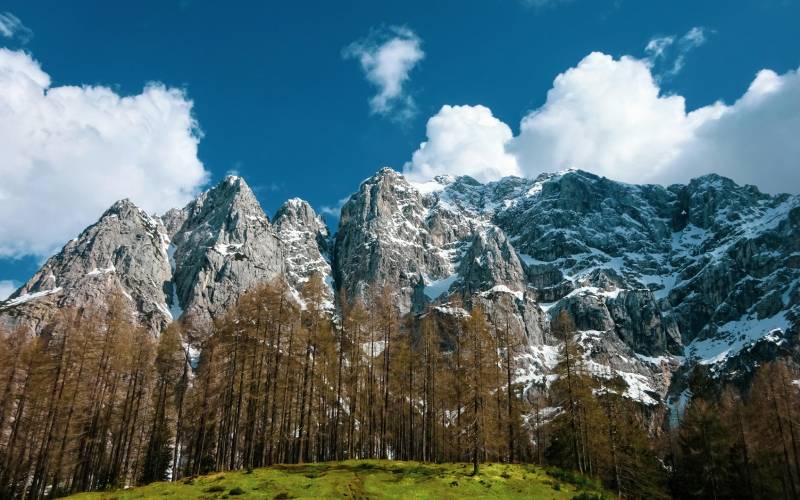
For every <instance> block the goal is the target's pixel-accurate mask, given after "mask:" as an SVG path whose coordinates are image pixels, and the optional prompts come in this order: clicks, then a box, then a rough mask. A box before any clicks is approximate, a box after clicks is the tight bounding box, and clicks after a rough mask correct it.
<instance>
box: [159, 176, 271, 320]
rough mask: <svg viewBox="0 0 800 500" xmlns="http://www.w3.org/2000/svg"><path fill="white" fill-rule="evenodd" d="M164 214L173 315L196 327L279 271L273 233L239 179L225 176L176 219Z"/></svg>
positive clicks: (265, 218) (245, 186)
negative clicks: (168, 235)
mask: <svg viewBox="0 0 800 500" xmlns="http://www.w3.org/2000/svg"><path fill="white" fill-rule="evenodd" d="M167 215H168V217H166V218H165V220H166V223H167V225H168V226H169V227H172V228H173V229H174V228H176V227H177V229H176V230H175V233H174V235H173V237H172V245H171V247H170V253H171V254H172V258H173V259H174V263H175V274H174V279H173V282H174V286H175V298H176V299H177V301H178V303H179V304H177V306H179V308H180V309H179V310H178V311H177V312H182V313H183V314H185V315H187V316H188V317H190V318H191V319H192V321H194V322H197V323H198V324H200V325H208V324H210V322H211V321H212V318H214V317H215V316H217V315H220V314H222V313H223V312H225V311H226V310H227V309H228V308H230V307H231V306H232V305H233V304H234V303H235V302H236V299H237V298H238V297H239V296H240V295H241V294H242V293H244V292H245V291H247V290H248V289H250V288H251V287H253V286H256V285H258V284H261V283H265V282H269V281H271V280H273V279H275V278H276V277H278V276H279V275H280V274H281V273H282V271H283V269H284V264H283V254H282V252H281V245H280V241H279V240H278V237H277V235H276V233H275V230H274V228H273V227H272V225H271V224H270V222H269V219H268V218H267V216H266V214H265V213H264V211H263V210H262V208H261V205H260V204H259V203H258V200H257V199H256V197H255V195H254V194H253V192H252V191H251V190H250V188H249V187H248V186H247V184H246V183H245V182H244V180H242V179H241V178H239V177H234V176H230V177H228V178H226V179H225V180H224V181H223V182H222V183H220V184H219V185H218V186H217V187H215V188H213V189H211V190H209V191H207V192H205V193H203V194H201V195H200V196H199V197H198V198H197V199H196V200H194V201H192V202H191V203H189V204H188V205H187V206H186V207H184V208H183V210H182V214H178V213H174V212H172V213H168V214H167ZM181 220H182V221H183V222H182V223H181V224H180V226H179V227H178V222H179V221H181ZM172 306H173V310H175V309H176V308H175V306H176V304H174V303H172Z"/></svg>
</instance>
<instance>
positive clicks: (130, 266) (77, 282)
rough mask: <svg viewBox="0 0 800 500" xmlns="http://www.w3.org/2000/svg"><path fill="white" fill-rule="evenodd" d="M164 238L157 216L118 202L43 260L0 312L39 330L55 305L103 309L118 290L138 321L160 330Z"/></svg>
mask: <svg viewBox="0 0 800 500" xmlns="http://www.w3.org/2000/svg"><path fill="white" fill-rule="evenodd" d="M168 241H169V239H168V237H167V235H166V230H165V228H164V227H163V226H162V225H161V222H160V221H159V220H158V219H156V218H153V217H150V216H149V215H147V214H146V213H145V212H144V211H142V210H140V209H139V208H137V207H136V206H135V205H134V204H133V203H131V202H130V201H128V200H122V201H119V202H117V203H115V204H114V205H113V206H112V207H111V208H109V209H108V210H107V211H106V212H105V213H104V214H103V215H102V217H100V220H99V221H98V222H97V223H96V224H94V225H92V226H90V227H88V228H87V229H85V230H84V231H83V232H82V233H81V234H80V236H78V238H76V239H74V240H72V241H70V242H69V243H67V244H66V245H65V246H64V248H63V249H62V250H61V252H59V253H58V254H57V255H55V256H53V257H51V258H50V259H48V260H47V262H46V263H45V265H44V266H42V268H41V269H40V270H39V272H37V273H36V274H35V275H34V276H33V277H32V278H31V279H30V280H29V281H28V282H27V283H25V284H24V285H23V286H22V287H21V288H20V289H19V290H17V291H16V292H15V293H14V294H13V295H12V296H11V297H10V298H9V299H8V300H7V301H6V302H5V303H4V304H2V306H0V315H2V317H3V319H5V320H6V322H7V323H11V324H16V323H20V324H27V325H30V326H32V327H33V328H34V329H35V330H38V329H39V328H41V327H42V326H43V325H44V323H45V322H46V321H47V320H48V319H49V318H50V317H51V316H52V314H53V313H54V312H55V310H56V308H57V307H66V306H77V307H94V308H97V309H99V310H103V309H104V308H105V307H106V305H107V299H108V297H109V296H110V295H112V294H115V293H119V294H121V295H122V296H123V297H124V298H125V301H127V303H128V304H129V305H130V306H131V310H132V311H134V312H135V313H136V315H137V317H138V320H139V322H140V323H141V324H143V325H145V326H147V327H148V328H150V329H152V330H153V331H160V330H161V329H162V328H163V327H164V326H166V324H167V322H168V321H169V320H170V318H169V311H168V309H167V306H166V302H167V297H168V295H167V293H168V290H169V285H170V279H171V275H172V272H171V269H170V265H169V261H168V257H167V245H168Z"/></svg>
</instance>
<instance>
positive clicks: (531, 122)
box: [510, 52, 709, 182]
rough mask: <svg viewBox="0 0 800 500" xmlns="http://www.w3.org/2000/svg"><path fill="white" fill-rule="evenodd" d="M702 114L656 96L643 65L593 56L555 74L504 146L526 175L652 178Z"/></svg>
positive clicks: (667, 97) (657, 92) (675, 152)
mask: <svg viewBox="0 0 800 500" xmlns="http://www.w3.org/2000/svg"><path fill="white" fill-rule="evenodd" d="M708 113H709V110H707V109H703V110H699V111H696V112H694V113H689V114H687V113H686V107H685V102H684V99H683V97H681V96H678V95H661V92H660V89H659V87H658V85H657V84H656V82H655V80H654V79H653V75H652V73H651V72H650V67H649V66H648V64H647V63H646V62H645V61H642V60H638V59H634V58H631V57H622V58H620V59H618V60H617V59H614V58H612V57H611V56H608V55H606V54H601V53H599V52H594V53H592V54H589V55H588V56H586V57H585V58H584V59H583V60H582V61H581V62H580V63H578V65H577V66H576V67H574V68H570V69H569V70H567V71H566V72H564V73H562V74H560V75H558V76H557V77H556V79H555V81H554V82H553V88H552V89H550V91H549V92H548V93H547V100H546V102H545V104H544V105H543V106H542V107H541V108H539V109H537V110H535V111H533V112H531V113H529V114H528V115H527V116H525V117H524V118H523V119H522V123H521V124H520V134H519V136H518V137H516V138H515V139H514V141H513V144H512V145H511V147H510V149H511V150H512V151H513V152H514V153H515V154H516V155H517V156H518V158H519V162H520V164H521V165H522V168H523V169H524V170H525V171H526V172H527V173H529V174H534V173H538V171H541V170H560V169H564V168H569V167H574V168H581V169H585V170H591V171H594V172H596V173H599V174H602V175H606V176H608V177H612V178H616V179H620V180H624V181H631V182H643V181H644V182H647V181H654V180H655V179H656V178H657V177H658V175H659V174H660V172H661V171H662V170H663V169H664V168H666V167H667V165H669V163H670V162H671V161H672V160H673V159H674V158H675V157H676V156H677V155H678V153H679V152H680V150H681V148H682V147H683V146H684V145H685V144H686V143H687V142H688V141H689V140H690V139H691V138H692V135H693V131H694V129H695V128H696V127H697V126H698V125H699V124H700V123H701V122H702V121H703V119H704V117H705V116H706V115H707V114H708Z"/></svg>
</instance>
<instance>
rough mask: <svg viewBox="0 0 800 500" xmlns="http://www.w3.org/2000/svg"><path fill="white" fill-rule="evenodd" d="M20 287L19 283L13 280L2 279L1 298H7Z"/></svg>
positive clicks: (0, 281) (0, 285) (0, 284)
mask: <svg viewBox="0 0 800 500" xmlns="http://www.w3.org/2000/svg"><path fill="white" fill-rule="evenodd" d="M17 288H19V283H17V282H15V281H11V280H0V300H6V299H7V298H8V296H9V295H11V294H12V293H14V292H15V291H16V290H17Z"/></svg>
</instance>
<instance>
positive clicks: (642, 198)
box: [0, 168, 800, 404]
mask: <svg viewBox="0 0 800 500" xmlns="http://www.w3.org/2000/svg"><path fill="white" fill-rule="evenodd" d="M115 207H116V208H115ZM113 215H116V218H114V217H112V216H113ZM120 215H123V216H122V217H120ZM798 256H800V197H798V196H796V195H795V196H791V195H785V194H783V195H774V196H773V195H768V194H764V193H761V192H760V191H758V189H757V188H756V187H755V186H738V185H736V184H735V183H734V182H733V181H731V180H730V179H726V178H724V177H721V176H719V175H716V174H709V175H706V176H702V177H699V178H696V179H693V180H691V181H690V182H689V183H687V184H685V185H682V184H674V185H671V186H667V187H664V186H659V185H654V184H645V185H635V184H625V183H620V182H616V181H613V180H610V179H607V178H604V177H600V176H597V175H594V174H591V173H588V172H584V171H580V170H567V171H563V172H558V173H549V174H541V175H539V176H538V177H537V178H535V179H528V178H521V177H506V178H503V179H500V180H498V181H494V182H488V183H480V182H478V181H475V180H474V179H472V178H470V177H467V176H462V177H438V178H436V179H433V180H431V181H428V182H425V183H415V182H409V181H408V180H407V179H405V177H404V176H403V175H402V174H400V173H398V172H396V171H394V170H392V169H388V168H383V169H381V170H379V171H378V172H377V173H376V174H374V175H373V176H371V177H369V178H367V179H366V180H364V181H363V182H362V183H361V184H360V185H359V189H358V191H356V192H355V193H353V194H352V195H351V196H350V197H349V198H348V200H347V202H346V203H345V204H344V205H343V207H342V211H341V217H340V219H339V228H338V230H337V231H336V232H335V234H333V235H332V234H331V233H330V230H329V229H328V228H327V226H326V225H325V224H324V222H323V221H322V219H321V218H320V217H319V216H318V215H317V214H316V212H315V211H314V210H313V208H312V207H311V206H310V205H309V204H308V203H307V202H304V201H303V200H300V199H296V198H295V199H292V200H288V201H287V202H285V203H284V204H283V205H282V206H281V208H280V209H279V210H278V211H277V212H276V214H275V217H274V218H273V220H272V221H270V220H269V218H268V217H267V216H266V214H265V213H264V212H263V209H262V208H261V206H260V204H259V203H258V201H257V199H256V198H255V195H254V194H253V193H252V190H250V188H249V187H248V186H247V184H246V182H245V181H244V180H243V179H241V178H239V177H234V176H229V177H227V178H225V179H224V180H223V181H222V182H221V183H220V184H218V185H217V186H215V187H213V188H211V189H209V190H208V191H206V192H204V193H202V194H201V195H200V196H198V198H197V199H195V200H193V201H192V202H190V203H189V204H187V205H186V206H185V207H184V208H182V209H173V210H170V211H169V212H167V213H166V214H164V215H163V216H161V217H158V218H156V217H152V216H149V215H147V214H146V213H145V212H143V211H141V210H140V209H138V207H136V206H135V205H134V204H132V203H131V202H130V201H125V200H121V201H119V202H117V203H115V204H114V205H112V207H111V208H110V209H109V210H108V211H107V212H106V213H104V215H103V216H102V217H101V218H100V219H99V220H98V223H96V224H94V225H92V226H89V227H88V228H87V229H86V230H84V231H83V232H82V233H81V235H80V236H79V237H78V238H77V239H75V240H72V241H71V242H69V243H67V245H65V247H64V248H63V249H62V250H61V252H59V253H58V254H56V255H55V256H53V257H51V258H50V259H49V260H48V261H47V262H46V263H45V265H44V266H43V267H42V269H41V270H40V271H39V272H37V273H36V274H35V275H34V277H32V278H31V280H29V281H28V282H27V283H26V284H25V285H23V286H22V287H21V288H20V289H19V290H18V291H17V292H15V293H14V294H12V296H11V297H10V298H9V299H8V300H7V301H6V302H4V303H2V304H0V317H2V320H3V321H5V322H6V323H8V324H27V325H29V326H30V327H31V328H32V329H33V330H34V331H36V330H37V329H40V328H41V327H42V326H43V325H44V324H45V323H46V321H47V318H48V314H52V310H54V309H55V308H58V307H62V306H65V305H70V304H78V303H80V304H82V305H86V304H87V303H89V304H93V305H97V306H100V307H102V302H103V300H104V299H105V297H106V296H107V295H108V294H109V293H112V292H113V291H114V290H118V291H120V292H121V293H122V294H123V295H125V296H126V297H128V298H129V301H130V302H131V303H133V305H134V309H135V311H136V315H137V319H138V321H139V322H140V323H141V324H143V325H145V326H146V327H147V328H150V329H151V330H152V331H153V332H154V333H157V332H158V331H160V330H161V329H163V328H164V327H165V326H166V324H168V323H169V322H170V321H172V320H173V319H177V318H174V317H173V316H182V317H183V319H186V318H190V319H191V322H192V323H193V324H195V326H196V327H195V328H193V329H190V330H192V331H199V330H202V329H203V328H207V326H208V325H210V323H211V320H212V319H213V317H215V316H216V315H219V314H222V313H223V312H224V311H225V310H226V309H227V308H228V307H230V306H231V305H232V304H233V303H234V302H235V300H236V299H237V298H238V297H239V296H241V294H242V293H244V292H245V291H246V290H248V289H250V288H252V286H254V285H256V284H258V283H262V282H265V281H270V280H273V279H276V278H279V277H283V278H284V279H285V280H286V282H287V283H288V284H289V288H290V290H292V293H293V295H294V296H295V297H296V298H298V297H299V293H298V291H299V289H300V288H301V287H302V286H303V283H305V281H307V280H308V279H309V277H310V275H311V274H312V273H320V274H321V275H322V277H323V279H324V282H325V284H326V286H325V300H326V307H327V308H328V309H329V310H330V311H331V312H334V310H335V304H336V301H337V300H338V291H339V290H344V292H345V293H347V296H348V297H352V296H359V295H361V296H366V295H368V294H369V293H373V292H375V291H377V290H378V289H379V288H381V287H383V286H386V285H388V286H390V287H391V288H392V289H393V290H395V291H396V292H397V306H398V308H399V310H400V311H401V312H403V313H412V314H414V315H418V314H421V313H423V312H425V311H426V310H431V311H433V312H434V314H436V315H438V316H441V317H440V321H441V322H442V324H444V325H447V324H450V320H448V319H447V316H448V315H453V314H456V315H458V314H461V312H459V311H460V306H458V305H457V304H465V307H469V306H470V305H472V304H475V303H480V304H481V305H483V306H484V308H485V310H486V311H487V316H488V318H489V320H490V322H495V323H497V322H499V321H510V323H509V324H511V325H512V326H511V328H512V330H513V333H514V335H515V336H516V337H517V338H519V339H520V340H521V341H523V342H524V344H525V345H526V350H525V352H524V353H522V354H520V359H521V360H522V363H521V368H520V370H519V373H518V374H517V376H518V380H520V381H523V382H525V383H526V384H527V389H528V390H531V391H535V389H536V386H537V384H540V383H544V382H545V381H546V380H547V375H548V373H549V371H550V370H551V369H552V367H553V366H552V362H553V353H554V351H555V350H556V349H557V346H558V341H557V339H554V338H552V336H551V334H550V331H549V322H550V320H552V318H554V317H555V315H557V314H558V312H559V311H562V310H565V311H567V312H568V313H569V314H570V316H572V318H573V319H574V321H575V323H576V326H577V328H578V330H579V333H580V338H581V342H582V343H584V344H585V347H586V348H587V356H588V358H589V360H590V362H591V363H595V365H596V369H597V370H598V371H602V370H603V369H604V368H603V367H605V366H611V367H612V368H613V369H614V370H616V371H618V372H619V373H622V374H623V378H625V380H626V382H628V385H629V389H630V391H631V393H630V394H629V395H630V396H631V397H633V398H635V399H638V400H640V401H642V402H644V403H645V404H656V403H659V402H660V403H667V402H669V401H670V400H672V401H674V400H676V398H677V397H678V395H679V394H680V392H681V391H682V390H683V386H682V385H681V384H676V383H673V381H672V378H673V376H675V375H676V374H677V375H681V374H683V375H685V373H686V372H687V370H688V369H689V368H690V367H691V366H694V365H696V364H700V365H706V366H708V367H709V368H710V369H711V371H712V372H713V373H714V374H715V375H717V376H720V377H725V378H737V377H746V376H747V373H748V372H749V371H752V368H753V367H754V366H755V365H756V364H757V363H759V362H760V361H761V360H762V358H764V357H765V356H766V357H767V358H768V357H770V356H772V357H775V356H784V357H785V356H796V355H797V335H796V333H797V330H798V318H799V317H800V305H799V304H800V285H799V283H800V257H798ZM334 291H336V293H334ZM36 294H39V295H36ZM298 300H299V298H298ZM431 307H433V309H431ZM509 318H510V319H509ZM204 325H205V326H204ZM451 328H452V327H451ZM190 337H192V334H191V333H190ZM200 340H201V339H199V338H190V339H189V341H190V342H194V343H197V342H199V341H200ZM768 344H771V347H770V345H768ZM609 359H610V360H612V361H609ZM637 391H638V395H637V394H634V392H637Z"/></svg>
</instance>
